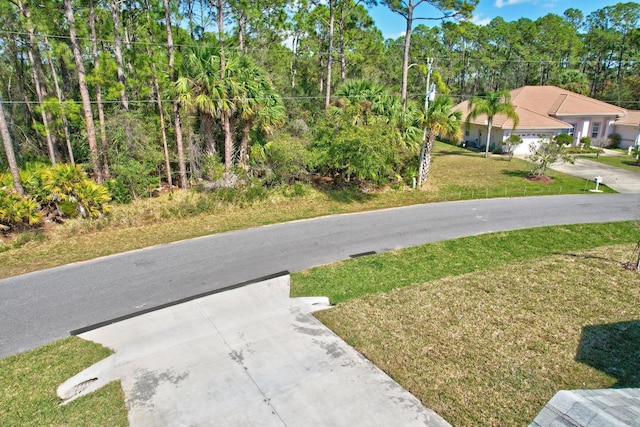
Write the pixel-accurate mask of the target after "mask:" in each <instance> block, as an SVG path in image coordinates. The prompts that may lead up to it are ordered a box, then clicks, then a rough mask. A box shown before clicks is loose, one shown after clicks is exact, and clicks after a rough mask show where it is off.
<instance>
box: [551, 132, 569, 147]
mask: <svg viewBox="0 0 640 427" xmlns="http://www.w3.org/2000/svg"><path fill="white" fill-rule="evenodd" d="M553 140H554V141H555V142H557V143H558V144H560V145H573V136H571V135H569V134H567V133H561V134H559V135H556V136H555V137H553Z"/></svg>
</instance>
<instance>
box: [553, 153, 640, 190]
mask: <svg viewBox="0 0 640 427" xmlns="http://www.w3.org/2000/svg"><path fill="white" fill-rule="evenodd" d="M551 168H552V169H553V170H556V171H558V172H562V173H566V174H567V175H573V176H577V177H578V178H582V179H586V180H589V181H592V182H594V184H593V187H590V188H591V189H594V188H595V177H596V176H600V177H602V184H604V185H606V186H607V187H610V188H612V189H614V190H616V191H617V192H618V193H630V194H637V193H640V172H639V173H636V172H632V171H628V170H626V169H621V168H616V167H614V166H609V165H604V164H602V163H598V162H594V161H591V160H587V159H584V158H577V159H576V161H575V163H574V164H571V163H565V162H558V163H554V164H552V165H551ZM638 171H640V168H638Z"/></svg>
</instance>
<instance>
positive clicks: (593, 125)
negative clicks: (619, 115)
mask: <svg viewBox="0 0 640 427" xmlns="http://www.w3.org/2000/svg"><path fill="white" fill-rule="evenodd" d="M556 118H557V119H558V120H562V121H563V122H567V123H569V124H571V125H573V143H574V145H577V144H579V143H580V138H583V137H585V136H588V137H590V138H591V139H596V138H606V137H607V136H609V135H610V134H612V133H613V132H615V131H614V130H613V122H614V121H615V120H616V117H614V116H582V117H579V116H556ZM594 135H595V136H594Z"/></svg>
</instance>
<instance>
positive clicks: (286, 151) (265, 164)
mask: <svg viewBox="0 0 640 427" xmlns="http://www.w3.org/2000/svg"><path fill="white" fill-rule="evenodd" d="M309 162H310V153H309V151H308V150H307V148H306V147H305V146H304V144H303V143H302V142H300V141H299V140H297V139H284V138H283V139H279V140H277V141H270V142H268V143H266V144H265V145H264V146H259V145H254V146H253V148H252V150H251V163H252V164H253V169H254V171H255V172H256V173H257V174H258V175H259V176H262V177H263V178H265V179H266V181H267V183H269V184H272V183H276V184H285V183H286V184H291V183H293V182H295V181H298V180H304V179H305V178H306V177H307V175H308V167H309Z"/></svg>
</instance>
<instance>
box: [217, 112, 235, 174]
mask: <svg viewBox="0 0 640 427" xmlns="http://www.w3.org/2000/svg"><path fill="white" fill-rule="evenodd" d="M220 118H221V119H222V132H223V133H224V170H225V172H229V171H230V170H231V165H232V164H233V139H232V138H231V123H230V119H229V113H227V112H226V111H223V112H222V114H221V117H220Z"/></svg>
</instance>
